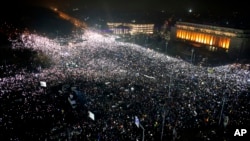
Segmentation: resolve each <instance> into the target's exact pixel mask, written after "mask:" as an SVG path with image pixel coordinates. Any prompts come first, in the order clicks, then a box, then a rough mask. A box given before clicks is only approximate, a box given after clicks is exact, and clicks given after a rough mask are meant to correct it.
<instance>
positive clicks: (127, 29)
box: [107, 22, 154, 35]
mask: <svg viewBox="0 0 250 141" xmlns="http://www.w3.org/2000/svg"><path fill="white" fill-rule="evenodd" d="M107 25H108V27H109V29H110V30H112V31H113V33H114V34H131V35H135V34H153V32H154V24H135V23H111V22H108V23H107Z"/></svg>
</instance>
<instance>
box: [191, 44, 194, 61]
mask: <svg viewBox="0 0 250 141" xmlns="http://www.w3.org/2000/svg"><path fill="white" fill-rule="evenodd" d="M191 52H192V54H191V64H192V63H193V59H194V58H193V57H194V49H193V48H192V50H191Z"/></svg>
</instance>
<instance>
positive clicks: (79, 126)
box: [0, 31, 250, 141]
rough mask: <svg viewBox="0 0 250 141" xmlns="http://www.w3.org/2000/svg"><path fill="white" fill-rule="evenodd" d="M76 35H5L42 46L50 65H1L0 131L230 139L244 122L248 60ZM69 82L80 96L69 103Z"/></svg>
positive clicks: (8, 134)
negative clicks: (195, 59)
mask: <svg viewBox="0 0 250 141" xmlns="http://www.w3.org/2000/svg"><path fill="white" fill-rule="evenodd" d="M81 38H83V39H84V40H83V41H82V42H73V41H71V40H69V41H68V44H67V45H60V43H59V42H58V40H57V39H53V40H52V39H48V38H46V37H43V36H39V35H36V34H23V35H21V36H20V39H19V40H11V42H12V48H13V49H16V48H19V49H20V48H30V49H32V50H36V51H38V52H43V53H45V54H46V55H48V56H49V57H50V58H52V60H53V66H51V67H49V68H38V69H37V70H39V71H36V72H30V71H27V70H25V68H23V69H21V70H20V69H12V68H13V67H14V68H15V65H13V64H5V65H4V66H1V69H3V68H4V69H5V74H4V75H3V77H2V78H0V103H1V108H0V137H1V138H3V139H5V140H86V141H93V140H98V141H104V140H105V141H123V140H126V141H129V140H141V139H142V138H143V135H144V140H145V141H154V140H155V141H159V140H192V141H193V140H218V139H219V140H227V141H229V140H232V137H233V132H234V131H235V129H236V128H247V127H249V110H248V109H249V80H250V74H249V66H248V65H244V66H243V65H241V64H229V65H225V66H218V67H202V66H194V65H192V64H189V63H187V62H185V61H183V60H181V59H178V58H173V57H170V56H167V55H164V54H161V53H158V52H155V51H153V50H151V49H147V48H144V47H141V46H139V45H136V44H131V43H126V42H119V41H116V39H115V37H113V36H111V35H103V34H99V33H96V32H92V31H86V32H85V33H84V34H83V35H82V37H81ZM20 41H21V42H20ZM13 70H17V71H15V72H11V71H13ZM41 81H42V82H46V86H41V85H40V82H41ZM73 88H76V89H78V90H79V91H81V92H82V93H81V94H82V95H83V96H82V97H81V98H84V99H85V100H79V99H77V98H76V100H77V101H78V105H77V107H76V108H72V107H71V103H70V102H69V101H68V98H69V96H70V95H71V96H72V95H73V94H74V92H73V91H72V90H71V89H73ZM74 96H76V97H77V95H74ZM88 111H91V112H92V113H94V115H95V119H94V120H93V119H91V118H90V117H88V116H89V115H88ZM135 116H137V117H138V118H139V120H140V125H141V126H140V127H139V128H138V127H137V126H136V124H135ZM142 128H144V130H143V129H142Z"/></svg>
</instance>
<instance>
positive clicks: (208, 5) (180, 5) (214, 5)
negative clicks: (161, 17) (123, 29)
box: [2, 0, 249, 14]
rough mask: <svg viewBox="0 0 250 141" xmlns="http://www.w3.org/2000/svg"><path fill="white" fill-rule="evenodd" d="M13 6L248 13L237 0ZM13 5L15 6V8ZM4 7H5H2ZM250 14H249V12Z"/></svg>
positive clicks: (89, 0)
mask: <svg viewBox="0 0 250 141" xmlns="http://www.w3.org/2000/svg"><path fill="white" fill-rule="evenodd" d="M8 3H10V4H11V5H13V4H14V5H15V6H17V5H18V6H19V5H27V4H35V5H42V6H55V7H59V8H65V9H73V8H79V9H82V8H87V9H99V10H111V11H112V10H123V11H124V10H125V11H126V10H127V11H130V10H150V9H154V10H155V9H157V10H170V11H175V12H182V11H188V9H193V11H194V12H214V13H218V14H225V13H227V12H238V11H240V12H248V11H249V9H247V8H245V6H246V5H247V1H245V0H237V1H236V0H235V1H225V0H20V1H19V2H18V4H16V3H17V2H16V1H15V0H8ZM14 5H13V6H14ZM2 6H3V5H2ZM248 13H249V12H248Z"/></svg>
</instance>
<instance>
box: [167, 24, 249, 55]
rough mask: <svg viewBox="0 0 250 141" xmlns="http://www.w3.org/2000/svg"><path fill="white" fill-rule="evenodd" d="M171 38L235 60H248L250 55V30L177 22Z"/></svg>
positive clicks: (171, 32)
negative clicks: (225, 54) (226, 54)
mask: <svg viewBox="0 0 250 141" xmlns="http://www.w3.org/2000/svg"><path fill="white" fill-rule="evenodd" d="M170 38H171V40H175V41H184V42H187V43H190V44H192V45H195V47H199V48H207V50H208V51H211V52H214V51H224V52H226V53H228V55H229V56H230V57H231V58H235V59H243V58H248V57H249V54H250V30H241V29H234V28H225V27H219V26H211V25H203V24H196V23H189V22H176V24H175V25H174V26H173V27H172V28H171V31H170Z"/></svg>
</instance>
